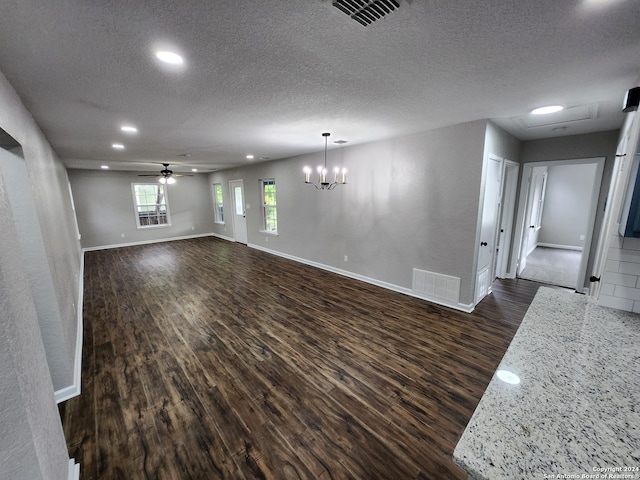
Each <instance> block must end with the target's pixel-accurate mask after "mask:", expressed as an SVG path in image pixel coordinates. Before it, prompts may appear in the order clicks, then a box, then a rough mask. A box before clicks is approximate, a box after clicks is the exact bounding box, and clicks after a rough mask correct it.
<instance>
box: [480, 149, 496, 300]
mask: <svg viewBox="0 0 640 480" xmlns="http://www.w3.org/2000/svg"><path fill="white" fill-rule="evenodd" d="M501 182H502V159H499V158H495V157H489V160H488V162H487V177H486V182H485V189H484V200H483V207H482V224H481V227H480V245H479V246H478V270H477V275H476V303H477V302H479V301H480V300H482V298H483V297H484V296H485V295H487V294H488V293H489V292H490V288H491V282H492V281H493V278H492V276H493V272H494V269H493V262H494V258H495V252H496V230H497V224H498V212H499V211H500V200H501V199H500V196H501V192H502V189H501Z"/></svg>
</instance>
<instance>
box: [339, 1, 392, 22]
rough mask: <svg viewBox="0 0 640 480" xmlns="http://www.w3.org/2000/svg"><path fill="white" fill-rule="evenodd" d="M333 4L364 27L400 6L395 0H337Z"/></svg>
mask: <svg viewBox="0 0 640 480" xmlns="http://www.w3.org/2000/svg"><path fill="white" fill-rule="evenodd" d="M333 6H334V7H336V8H337V9H339V10H340V11H342V12H343V13H345V14H346V15H349V16H350V17H351V18H353V19H354V20H355V21H356V22H358V23H360V24H361V25H364V26H365V27H366V26H367V25H371V24H372V23H373V22H375V21H376V20H380V19H381V18H382V17H384V16H385V15H387V14H389V13H391V12H393V11H394V10H395V9H396V8H400V4H399V3H398V2H397V1H396V0H337V1H335V2H333Z"/></svg>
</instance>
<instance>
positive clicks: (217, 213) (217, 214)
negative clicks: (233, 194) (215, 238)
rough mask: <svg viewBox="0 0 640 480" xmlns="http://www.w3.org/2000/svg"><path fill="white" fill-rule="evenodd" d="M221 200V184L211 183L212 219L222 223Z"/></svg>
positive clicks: (222, 210)
mask: <svg viewBox="0 0 640 480" xmlns="http://www.w3.org/2000/svg"><path fill="white" fill-rule="evenodd" d="M223 203H224V202H223V200H222V184H220V183H214V184H213V211H214V221H215V222H216V223H224V209H223V208H222V207H223Z"/></svg>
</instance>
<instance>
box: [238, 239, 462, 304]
mask: <svg viewBox="0 0 640 480" xmlns="http://www.w3.org/2000/svg"><path fill="white" fill-rule="evenodd" d="M247 246H248V247H251V248H255V249H256V250H260V251H262V252H266V253H270V254H272V255H277V256H278V257H283V258H286V259H289V260H293V261H294V262H298V263H303V264H305V265H309V266H311V267H316V268H320V269H322V270H326V271H328V272H332V273H337V274H338V275H342V276H345V277H349V278H353V279H355V280H360V281H362V282H366V283H370V284H371V285H376V286H378V287H382V288H386V289H387V290H392V291H394V292H398V293H403V294H405V295H409V296H411V297H415V298H420V299H422V300H426V301H428V302H431V303H436V304H438V305H442V306H444V307H449V308H453V309H455V310H460V311H462V312H465V313H471V312H472V311H473V308H474V306H473V304H469V305H465V304H462V303H454V302H447V301H446V300H443V299H440V298H431V297H429V296H427V295H417V294H416V293H415V292H414V291H413V290H411V289H410V288H407V287H401V286H399V285H395V284H393V283H388V282H384V281H382V280H377V279H375V278H371V277H366V276H364V275H360V274H358V273H353V272H350V271H348V270H342V269H341V268H336V267H332V266H330V265H325V264H323V263H319V262H314V261H312V260H307V259H305V258H301V257H296V256H294V255H289V254H288V253H282V252H278V251H277V250H271V249H269V248H264V247H261V246H260V245H255V244H252V243H249V244H248V245H247Z"/></svg>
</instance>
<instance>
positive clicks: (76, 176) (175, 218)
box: [69, 167, 213, 248]
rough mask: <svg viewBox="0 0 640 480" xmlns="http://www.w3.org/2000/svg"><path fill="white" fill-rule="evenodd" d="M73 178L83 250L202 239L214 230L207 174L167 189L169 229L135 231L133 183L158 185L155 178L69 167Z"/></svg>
mask: <svg viewBox="0 0 640 480" xmlns="http://www.w3.org/2000/svg"><path fill="white" fill-rule="evenodd" d="M158 169H159V170H160V167H158ZM146 173H149V172H146ZM69 180H70V182H71V189H72V191H73V198H74V202H75V207H76V214H77V218H78V228H79V230H80V234H81V235H82V240H81V242H82V247H83V248H89V247H103V246H109V245H119V244H126V243H133V242H147V241H153V240H161V239H168V238H175V237H182V236H189V235H200V234H207V233H211V232H212V230H213V205H212V201H213V197H212V194H211V185H210V183H209V181H208V177H207V175H205V174H195V175H194V176H193V177H181V178H179V179H178V180H177V182H176V183H175V184H173V185H167V198H168V202H169V212H170V215H171V226H169V227H160V228H147V229H138V228H137V225H136V219H135V214H134V207H133V205H134V203H133V193H132V190H131V184H132V183H155V182H156V181H157V179H155V178H154V177H139V176H138V174H137V173H136V172H123V171H111V170H107V171H103V170H80V169H69ZM192 227H193V228H192ZM122 234H124V237H122Z"/></svg>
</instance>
